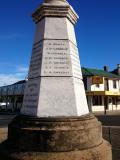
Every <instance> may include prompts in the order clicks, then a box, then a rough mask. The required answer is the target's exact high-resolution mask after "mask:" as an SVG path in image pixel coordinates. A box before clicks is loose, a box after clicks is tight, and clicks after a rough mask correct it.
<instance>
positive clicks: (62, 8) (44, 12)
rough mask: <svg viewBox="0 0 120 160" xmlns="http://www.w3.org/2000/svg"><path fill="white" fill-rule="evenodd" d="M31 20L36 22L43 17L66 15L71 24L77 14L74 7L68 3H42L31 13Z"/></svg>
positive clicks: (76, 17) (75, 20)
mask: <svg viewBox="0 0 120 160" xmlns="http://www.w3.org/2000/svg"><path fill="white" fill-rule="evenodd" d="M32 17H33V21H34V22H35V23H38V22H39V21H40V20H41V19H42V18H44V17H67V18H68V19H69V20H70V21H71V22H72V23H73V24H75V23H76V22H77V19H78V18H79V16H78V15H77V13H76V12H75V11H74V9H73V8H72V7H71V6H70V5H69V4H68V5H54V4H48V3H43V4H42V5H41V6H40V7H39V8H38V9H37V10H36V11H35V12H34V13H33V14H32Z"/></svg>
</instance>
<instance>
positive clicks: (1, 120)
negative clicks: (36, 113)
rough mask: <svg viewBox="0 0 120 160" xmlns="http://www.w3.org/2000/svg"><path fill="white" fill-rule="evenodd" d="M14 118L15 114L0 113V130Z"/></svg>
mask: <svg viewBox="0 0 120 160" xmlns="http://www.w3.org/2000/svg"><path fill="white" fill-rule="evenodd" d="M15 116H16V115H15V114H4V113H0V128H3V127H7V126H8V124H9V123H10V122H11V121H12V119H13V118H14V117H15Z"/></svg>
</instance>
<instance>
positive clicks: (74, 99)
mask: <svg viewBox="0 0 120 160" xmlns="http://www.w3.org/2000/svg"><path fill="white" fill-rule="evenodd" d="M77 18H78V16H77V14H76V13H75V11H74V10H73V8H72V7H71V6H70V5H69V4H68V2H67V1H61V0H57V1H56V0H47V1H45V3H42V4H41V6H40V7H39V8H38V9H37V10H36V11H35V13H34V14H33V19H34V20H35V22H36V32H35V38H34V44H33V49H32V57H31V62H30V67H29V74H28V82H27V85H26V89H25V94H24V95H25V96H24V101H23V107H22V110H21V114H23V115H28V116H36V117H58V116H69V117H70V116H81V115H86V114H88V113H89V110H88V105H87V100H86V95H85V90H84V84H83V81H82V73H81V66H80V60H79V53H78V48H77V42H76V36H75V31H74V24H75V23H76V21H77Z"/></svg>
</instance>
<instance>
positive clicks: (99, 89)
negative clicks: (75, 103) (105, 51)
mask: <svg viewBox="0 0 120 160" xmlns="http://www.w3.org/2000/svg"><path fill="white" fill-rule="evenodd" d="M82 73H83V81H84V85H85V90H86V95H87V101H88V106H89V109H90V111H106V110H118V109H120V75H118V74H115V73H114V72H112V73H111V72H108V67H107V66H105V67H104V70H99V69H91V68H82Z"/></svg>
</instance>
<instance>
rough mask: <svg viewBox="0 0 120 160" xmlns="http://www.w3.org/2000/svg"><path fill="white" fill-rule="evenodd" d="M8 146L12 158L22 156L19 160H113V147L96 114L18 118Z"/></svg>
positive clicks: (10, 134) (12, 124) (13, 126)
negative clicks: (105, 140)
mask: <svg viewBox="0 0 120 160" xmlns="http://www.w3.org/2000/svg"><path fill="white" fill-rule="evenodd" d="M8 145H9V146H10V147H9V148H10V149H9V151H10V155H11V156H10V157H15V158H16V155H19V156H17V157H18V158H17V159H18V160H19V159H21V160H27V159H31V160H32V159H36V160H37V159H38V160H45V159H47V160H53V159H56V160H68V159H69V160H73V159H75V158H76V160H79V159H81V160H82V159H83V160H111V152H110V151H111V147H110V145H109V144H108V143H106V142H104V141H103V139H102V130H101V124H100V122H98V121H97V119H96V118H95V117H94V116H93V115H86V116H83V117H71V118H65V117H63V118H59V117H58V118H33V117H27V116H20V117H17V118H16V119H15V120H14V121H13V122H12V123H11V124H10V126H9V134H8ZM12 153H13V154H12Z"/></svg>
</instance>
